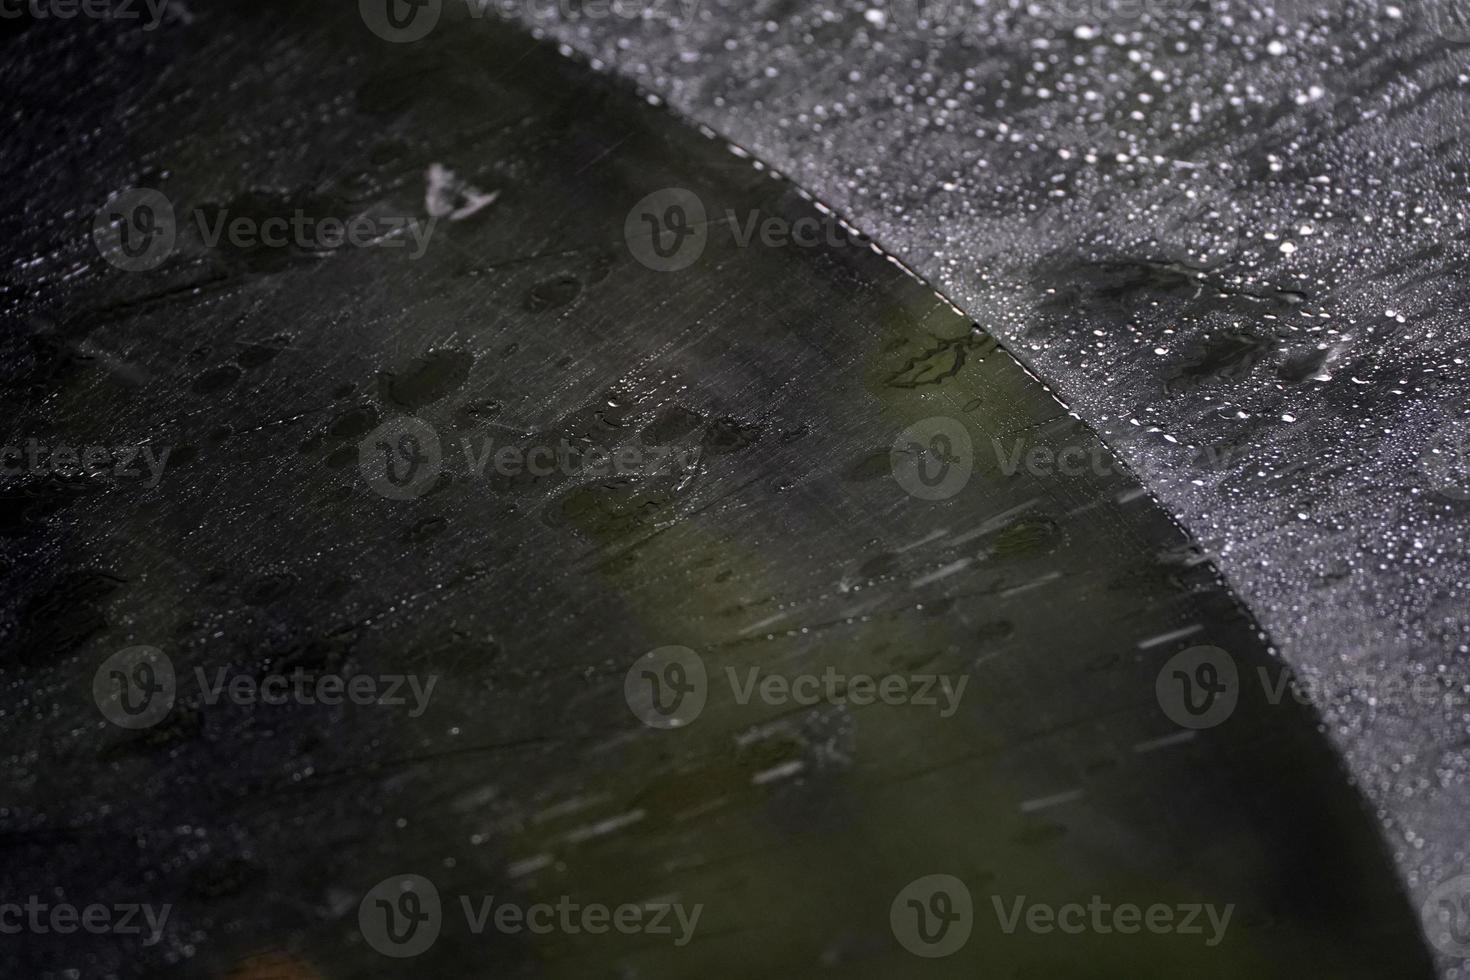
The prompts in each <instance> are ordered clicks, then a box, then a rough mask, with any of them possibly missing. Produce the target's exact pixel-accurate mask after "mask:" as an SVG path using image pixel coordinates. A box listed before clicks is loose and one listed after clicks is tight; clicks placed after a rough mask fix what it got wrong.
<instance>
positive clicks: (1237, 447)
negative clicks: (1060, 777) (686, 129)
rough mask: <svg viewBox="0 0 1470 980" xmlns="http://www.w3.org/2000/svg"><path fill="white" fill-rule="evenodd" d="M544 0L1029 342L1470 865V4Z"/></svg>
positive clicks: (1408, 833) (612, 58) (598, 48)
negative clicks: (570, 0) (614, 9)
mask: <svg viewBox="0 0 1470 980" xmlns="http://www.w3.org/2000/svg"><path fill="white" fill-rule="evenodd" d="M523 8H524V9H521V10H520V14H521V16H522V17H523V18H524V19H525V20H527V21H530V22H533V23H536V24H538V25H540V26H541V27H542V28H543V29H545V30H546V31H547V32H548V33H549V34H550V35H551V36H554V37H555V38H556V39H558V40H560V41H563V42H565V43H567V44H568V45H569V46H570V47H574V48H576V49H578V50H579V51H581V52H583V53H585V54H586V55H587V56H590V57H594V58H596V59H598V60H599V61H600V62H601V63H603V64H606V65H607V66H608V67H609V69H611V70H616V71H618V72H621V73H624V74H626V75H628V76H630V77H632V78H633V79H635V80H636V81H637V83H638V84H639V85H641V86H643V87H645V88H647V89H648V90H651V91H654V92H657V93H659V94H660V95H662V96H663V97H664V98H665V99H667V100H668V101H669V103H670V104H671V105H674V106H675V107H676V108H678V109H679V110H680V111H681V112H683V113H685V114H687V115H688V116H689V117H690V118H692V119H694V120H696V121H697V122H699V123H702V124H705V125H708V126H710V127H712V128H714V129H715V130H717V131H718V132H719V133H721V135H722V136H724V137H726V138H729V139H732V140H735V141H737V142H739V143H740V144H741V145H742V146H745V147H747V148H748V149H750V150H751V151H752V152H753V153H755V154H756V155H757V156H759V157H760V158H762V159H764V160H767V161H769V162H771V163H772V164H774V165H776V166H778V167H780V168H781V169H782V170H784V171H785V172H787V173H790V174H792V175H793V177H794V179H796V180H797V181H798V182H799V183H800V184H801V185H802V186H804V187H805V188H807V189H808V190H809V191H811V192H812V193H813V194H815V195H816V196H817V197H819V198H820V199H821V200H823V201H825V202H827V203H828V204H829V205H832V206H833V207H836V208H838V209H840V210H841V211H842V212H843V213H844V214H847V215H848V216H849V217H850V218H852V219H853V220H854V221H855V223H857V224H858V225H860V226H861V227H862V228H863V229H864V230H865V231H867V232H869V233H871V234H872V235H873V236H874V237H875V238H876V239H877V240H879V241H880V242H881V243H882V244H883V245H884V246H885V247H886V248H887V249H888V250H889V251H890V252H892V253H893V254H895V255H898V256H899V257H901V258H902V259H903V260H904V261H905V262H906V263H907V264H908V265H910V266H911V267H912V268H915V269H917V270H918V271H920V272H921V273H922V274H923V275H924V276H926V277H927V278H928V279H929V280H930V281H931V282H934V283H936V284H938V285H939V286H940V287H941V288H942V289H943V290H944V292H945V293H946V294H948V295H949V296H951V297H952V298H953V299H954V300H955V302H956V303H957V304H958V305H959V306H961V307H962V308H963V309H964V310H965V311H966V312H967V313H969V314H970V315H971V316H973V317H974V318H975V319H976V320H977V321H978V322H980V323H981V324H983V325H984V326H985V327H986V328H987V329H989V330H991V331H993V332H995V333H996V335H997V336H999V337H1000V338H1002V339H1003V340H1004V341H1006V343H1007V344H1008V346H1009V347H1010V349H1011V350H1012V351H1014V352H1015V353H1016V354H1017V356H1018V357H1020V358H1021V359H1022V360H1023V361H1024V362H1025V363H1026V364H1027V365H1028V366H1029V367H1030V368H1031V369H1032V370H1034V371H1035V372H1036V373H1037V374H1038V376H1040V377H1041V378H1042V379H1044V380H1045V381H1046V382H1047V383H1048V384H1049V385H1051V386H1052V387H1053V388H1054V389H1055V390H1056V391H1057V392H1058V394H1059V395H1060V396H1061V397H1062V398H1063V399H1064V400H1065V401H1066V402H1067V403H1068V404H1069V406H1070V407H1071V408H1072V409H1073V410H1074V411H1076V412H1077V413H1078V415H1079V416H1081V417H1082V418H1083V419H1084V420H1085V421H1086V422H1088V423H1089V424H1090V425H1092V426H1093V427H1094V428H1095V429H1097V430H1098V431H1099V432H1100V433H1101V434H1102V435H1103V437H1104V439H1105V440H1106V441H1107V442H1108V444H1109V445H1110V446H1112V447H1113V448H1115V449H1116V450H1117V451H1118V453H1119V454H1120V455H1121V456H1122V457H1123V458H1124V459H1126V460H1127V462H1128V463H1129V465H1130V466H1131V467H1132V468H1133V470H1134V471H1135V472H1137V473H1139V474H1140V476H1141V478H1142V479H1143V481H1144V482H1145V483H1146V484H1147V485H1148V486H1149V487H1150V489H1151V490H1153V492H1155V493H1156V494H1157V495H1158V496H1159V498H1160V499H1161V501H1162V503H1163V504H1164V506H1165V507H1166V508H1167V509H1168V510H1169V511H1170V512H1171V513H1173V514H1175V515H1176V516H1177V517H1178V518H1179V520H1180V521H1181V523H1183V524H1184V526H1185V527H1186V528H1187V529H1188V530H1189V531H1190V532H1191V533H1192V534H1193V535H1194V536H1195V537H1196V539H1197V540H1198V541H1199V543H1200V546H1201V547H1202V548H1203V549H1204V550H1205V551H1206V552H1207V553H1208V554H1210V555H1211V556H1212V557H1213V558H1214V559H1215V560H1216V561H1217V562H1218V563H1219V565H1220V567H1221V568H1222V570H1223V571H1224V572H1225V574H1226V576H1227V578H1228V579H1229V581H1230V583H1231V585H1232V586H1233V587H1234V588H1235V589H1236V590H1238V592H1239V593H1240V594H1241V596H1242V597H1243V598H1244V600H1245V601H1246V602H1247V604H1248V605H1249V606H1250V607H1251V609H1252V610H1253V611H1254V612H1255V614H1256V615H1257V616H1258V617H1259V618H1260V621H1261V623H1262V625H1263V626H1264V627H1265V628H1266V630H1267V631H1268V634H1269V636H1270V638H1271V642H1272V643H1273V644H1274V645H1275V646H1276V647H1277V648H1279V650H1280V651H1281V655H1282V657H1283V658H1284V659H1285V660H1287V661H1288V662H1289V663H1291V664H1292V665H1293V666H1294V667H1295V668H1296V669H1297V670H1298V672H1299V673H1300V674H1302V675H1303V676H1304V677H1306V678H1308V679H1309V680H1310V683H1311V687H1312V695H1311V697H1312V700H1313V701H1314V703H1316V704H1317V705H1318V706H1319V707H1320V708H1321V710H1322V711H1323V713H1324V717H1325V719H1326V722H1327V724H1328V728H1329V732H1330V735H1331V737H1332V739H1333V741H1334V743H1335V744H1336V745H1337V746H1338V747H1339V749H1340V750H1341V751H1342V752H1343V754H1344V756H1345V758H1346V759H1347V761H1348V765H1349V767H1350V769H1351V771H1352V773H1353V775H1354V778H1355V779H1356V780H1357V781H1358V783H1359V784H1360V785H1361V786H1362V787H1363V790H1364V791H1365V793H1367V795H1368V796H1369V798H1370V799H1371V801H1372V803H1373V806H1374V808H1375V810H1376V811H1377V812H1378V814H1379V816H1380V817H1381V819H1382V821H1383V825H1384V830H1385V835H1386V837H1387V839H1388V840H1389V842H1390V844H1391V846H1392V848H1393V851H1394V856H1395V859H1396V861H1397V863H1398V864H1399V867H1400V870H1401V873H1402V875H1403V876H1404V878H1405V880H1406V881H1407V882H1408V883H1409V885H1410V887H1411V889H1412V890H1413V892H1414V894H1415V896H1416V901H1417V900H1419V899H1428V898H1429V897H1431V894H1432V893H1433V892H1434V890H1435V889H1436V887H1437V886H1438V885H1439V884H1440V883H1442V882H1446V881H1449V880H1452V879H1453V880H1460V879H1459V876H1462V875H1464V874H1465V873H1466V871H1467V870H1470V865H1467V864H1466V858H1467V854H1470V833H1467V831H1470V823H1467V821H1466V820H1465V813H1466V812H1467V810H1470V779H1467V776H1470V753H1467V745H1470V741H1467V738H1466V734H1467V730H1470V710H1467V709H1470V671H1467V668H1466V663H1467V661H1466V654H1467V653H1470V614H1467V600H1466V593H1465V583H1466V581H1467V580H1470V560H1467V557H1466V551H1465V548H1464V541H1465V534H1466V525H1467V510H1466V507H1467V504H1466V503H1465V501H1466V500H1467V499H1470V493H1467V491H1470V441H1467V438H1466V437H1467V435H1470V424H1467V421H1466V420H1467V416H1466V403H1467V395H1470V391H1467V385H1466V380H1467V374H1466V363H1467V358H1470V332H1467V326H1466V324H1467V320H1466V316H1465V310H1466V292H1465V263H1466V259H1467V250H1466V249H1467V240H1470V239H1467V235H1466V216H1467V214H1470V209H1467V201H1466V193H1467V190H1466V188H1467V183H1466V173H1467V160H1466V143H1465V139H1464V134H1465V132H1466V128H1467V122H1470V102H1467V98H1466V86H1467V84H1470V46H1467V44H1466V41H1467V40H1470V28H1467V24H1470V19H1467V8H1466V5H1465V4H1464V3H1461V2H1458V0H1423V2H1417V3H1402V2H1395V0H1363V2H1359V0H1329V2H1322V3H1306V2H1289V0H1288V2H1269V0H1208V2H1200V0H1153V2H1150V0H1145V2H1142V3H1132V2H1124V0H1097V2H1083V0H1033V2H1027V3H1011V2H999V0H981V2H974V3H971V2H968V0H967V2H949V0H888V2H877V0H873V2H868V0H832V2H823V3H812V4H788V3H784V2H775V0H772V2H755V3H749V2H744V0H701V2H699V3H697V4H675V3H656V4H651V5H650V14H649V16H646V17H640V18H628V17H618V16H606V15H601V16H599V15H598V14H597V13H595V12H591V11H588V10H583V9H579V8H578V7H576V6H575V5H573V6H571V7H563V8H561V9H560V10H558V9H556V8H555V7H554V6H551V5H523ZM1179 266H1184V267H1186V269H1193V270H1194V271H1195V272H1196V273H1198V275H1196V276H1195V277H1193V279H1191V278H1189V277H1186V276H1184V275H1181V271H1184V270H1180V269H1179V268H1178V267H1179ZM1416 678H1422V681H1421V683H1422V684H1424V685H1425V687H1424V688H1422V689H1421V691H1422V694H1421V695H1420V696H1405V694H1404V691H1403V686H1404V683H1405V682H1406V681H1412V680H1414V679H1416ZM1446 952H1447V953H1448V954H1450V955H1447V956H1446V957H1445V958H1444V959H1443V960H1442V963H1441V965H1442V968H1443V970H1444V971H1445V974H1446V975H1448V976H1457V975H1460V973H1459V971H1460V970H1461V967H1462V960H1463V959H1464V953H1465V952H1470V948H1464V949H1459V951H1458V952H1452V951H1451V950H1448V949H1447V950H1446Z"/></svg>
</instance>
